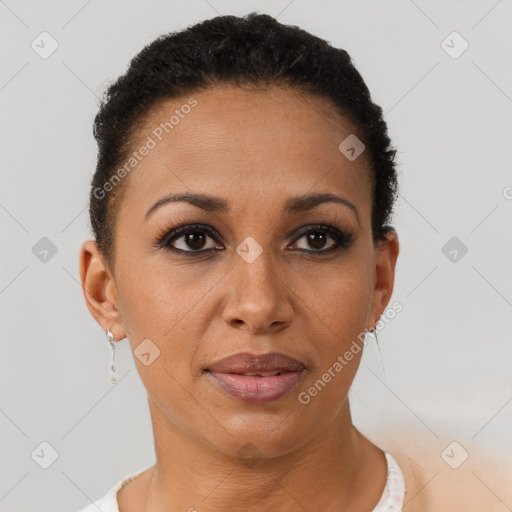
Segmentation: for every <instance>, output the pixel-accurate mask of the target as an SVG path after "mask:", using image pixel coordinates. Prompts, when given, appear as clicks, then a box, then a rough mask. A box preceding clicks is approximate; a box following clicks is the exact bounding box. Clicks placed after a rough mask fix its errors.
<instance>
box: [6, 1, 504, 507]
mask: <svg viewBox="0 0 512 512" xmlns="http://www.w3.org/2000/svg"><path fill="white" fill-rule="evenodd" d="M253 10H256V11H259V12H268V13H269V14H272V15H274V16H278V19H279V21H281V22H283V23H288V24H296V25H299V26H301V27H302V28H304V29H306V30H309V31H310V32H312V33H314V34H316V35H318V36H320V37H323V38H325V39H327V40H328V41H330V42H331V43H332V44H334V45H336V46H339V47H342V48H344V49H346V50H347V51H348V52H349V53H350V55H351V56H352V57H353V59H354V62H355V65H356V67H357V68H358V69H359V71H360V72H361V74H362V75H363V78H364V79H365V81H366V82H367V84H368V86H369V88H370V90H371V92H372V95H373V98H374V100H375V101H376V102H377V103H379V104H380V105H381V106H382V107H383V109H384V111H385V113H386V115H385V117H386V120H387V122H388V125H389V131H390V135H391V138H392V141H393V143H394V144H395V145H396V146H397V147H398V150H399V153H398V159H399V163H400V168H399V171H400V181H401V195H400V199H399V203H398V205H397V213H396V215H395V219H394V225H395V226H396V229H397V231H398V234H399V237H400V243H401V253H400V256H399V260H398V264H397V269H396V286H395V291H394V295H393V298H392V300H391V302H393V301H399V302H400V303H401V304H402V305H403V311H402V312H400V313H399V314H398V315H397V316H396V318H395V319H393V321H392V322H390V323H389V324H388V325H386V327H385V328H384V329H382V331H381V332H380V333H379V343H380V346H381V353H382V361H381V360H380V359H379V353H378V351H377V348H376V346H375V343H374V342H373V343H372V342H371V341H372V339H371V338H370V344H369V345H368V346H367V348H366V351H365V355H364V357H363V361H362V364H361V367H360V370H359V373H358V376H357V378H356V381H355V383H354V385H353V388H352V390H351V403H352V408H353V417H354V423H355V424H356V426H358V428H359V429H360V430H361V431H362V432H363V433H365V434H366V435H367V436H368V437H370V439H372V440H373V441H374V442H376V443H377V444H379V445H380V446H381V447H383V448H385V449H388V450H391V451H393V450H395V449H400V450H402V451H405V452H407V453H409V454H410V455H411V456H412V457H414V458H415V460H417V461H419V462H421V464H422V465H424V466H425V467H429V468H431V469H432V472H433V474H434V473H436V475H437V477H436V479H437V481H440V479H442V478H443V475H444V474H447V473H446V472H451V471H471V472H473V475H474V485H475V486H486V487H487V488H488V492H489V502H490V503H491V502H493V503H498V504H499V502H501V503H502V504H503V510H507V508H506V507H507V506H508V507H512V499H511V497H510V495H508V496H505V495H504V494H503V493H501V492H500V491H499V490H498V488H497V487H494V485H495V484H496V482H495V481H493V480H492V478H491V476H490V473H489V471H490V468H491V467H494V468H495V469H496V468H500V471H509V473H508V475H509V476H510V470H511V466H512V428H511V424H512V423H511V420H512V403H511V401H512V377H511V374H512V372H511V363H512V344H511V337H512V326H511V316H512V315H511V313H512V286H511V285H512V265H511V261H512V258H511V254H512V230H511V220H512V200H511V198H512V188H511V187H512V172H511V169H512V166H511V160H512V157H511V151H510V150H511V142H512V140H511V133H512V121H511V114H512V70H511V58H510V53H511V52H510V51H511V49H512V2H511V1H510V0H508V1H507V0H502V1H495V0H482V1H473V2H462V1H461V2H455V1H451V2H447V1H426V0H421V1H420V0H415V1H412V0H396V1H389V0H387V1H373V2H370V1H357V2H356V1H338V2H335V1H305V0H294V1H291V2H290V0H285V1H275V2H269V1H267V2H261V1H254V2H249V1H247V0H245V1H238V2H235V1H227V0H208V2H207V1H205V0H189V1H187V2H170V1H168V2H163V1H161V2H157V1H151V2H150V1H145V2H133V1H132V2H129V1H122V2H121V1H105V0H104V1H99V0H92V1H91V0H89V1H74V0H73V1H69V0H68V1H65V2H64V1H61V2H49V1H46V2H38V1H32V2H29V1H21V0H18V1H17V0H7V1H2V2H0V42H1V48H2V51H1V75H0V108H1V112H0V115H1V158H0V162H1V172H2V187H1V188H0V229H1V240H2V253H1V267H0V315H1V318H0V328H1V351H2V352H1V358H0V379H1V388H0V389H1V396H0V399H1V400H0V461H1V463H0V464H1V469H0V510H1V511H13V512H14V511H25V512H26V511H28V510H38V511H50V510H51V511H54V512H55V511H65V510H77V509H78V508H81V507H82V506H85V505H86V504H88V503H89V502H90V499H91V500H92V499H97V498H99V497H100V496H102V495H103V494H104V493H105V492H106V491H107V489H108V488H110V487H111V486H112V485H113V484H114V483H115V482H116V481H117V480H118V479H120V478H122V477H124V476H127V475H128V474H131V473H133V472H135V471H138V470H141V469H142V468H144V467H147V466H149V465H151V464H152V462H153V460H154V451H153V441H152V433H151V425H150V420H149V413H148V408H147V402H146V394H145V390H144V388H143V387H142V384H141V382H140V380H139V377H138V374H137V371H136V369H135V365H134V363H133V360H132V356H131V353H130V351H129V347H128V342H127V341H126V340H125V341H123V342H121V343H120V344H118V350H117V358H118V367H119V373H120V376H122V379H121V381H120V382H119V383H118V384H117V385H116V386H111V385H110V384H109V383H108V381H107V366H108V362H109V357H110V355H111V350H110V346H109V345H108V343H107V341H106V339H105V337H104V332H103V331H102V330H101V329H100V328H99V326H98V325H97V324H96V322H95V321H94V319H93V318H92V317H91V316H90V314H89V312H88V310H87V309H86V306H85V302H84V299H83V296H82V291H81V287H80V284H79V273H78V254H79V247H80V244H81V243H82V242H83V241H84V240H85V239H87V238H89V231H88V229H89V228H88V214H87V194H88V187H89V182H90V178H91V173H92V172H93V169H94V163H95V158H96V145H95V141H94V139H93V136H92V121H93V117H94V115H95V113H96V111H97V97H98V96H100V95H101V93H102V91H103V90H104V88H105V87H106V85H107V84H108V82H109V81H110V80H113V79H114V78H116V77H117V76H118V75H119V74H120V73H122V72H123V71H124V70H125V67H126V65H127V64H128V61H129V60H130V59H131V58H132V57H133V56H134V55H135V54H136V53H138V52H139V51H140V50H141V49H142V48H143V46H145V45H146V44H148V43H149V42H150V41H152V40H153V39H154V38H155V37H156V36H158V35H160V34H163V33H167V32H169V31H172V30H177V29H181V28H184V27H186V26H187V25H190V24H193V23H196V22H198V21H200V20H203V19H205V18H210V17H212V16H215V15H217V14H240V15H241V14H244V13H246V12H249V11H253ZM42 31H47V32H49V33H50V34H51V35H52V37H53V38H55V40H57V41H58V44H59V47H58V49H57V50H56V51H55V53H53V54H52V55H51V56H50V57H49V58H47V59H42V58H41V57H40V56H39V55H38V54H37V53H36V52H35V51H34V50H33V49H32V48H31V42H32V41H33V40H34V39H35V38H36V37H37V36H38V35H39V34H40V33H41V32H42ZM453 31H457V32H459V33H460V34H461V36H462V37H463V38H464V39H465V40H466V41H467V42H468V43H469V48H468V49H467V50H466V51H465V52H464V53H463V54H462V55H460V56H459V57H458V58H452V57H451V56H449V55H448V54H447V53H446V51H445V50H444V49H443V47H442V46H441V43H442V41H443V40H445V38H446V37H447V36H448V35H449V34H451V33H452V32H453ZM449 44H451V45H452V46H454V50H453V51H455V50H457V48H460V46H457V45H459V44H460V43H457V42H455V43H449ZM507 187H508V188H507ZM42 237H48V238H49V239H50V240H51V241H52V242H53V243H54V244H55V246H56V247H57V253H56V254H55V255H54V256H53V257H51V258H49V259H48V261H47V262H42V261H40V260H39V259H38V258H37V257H36V256H35V255H34V254H33V252H32V248H33V247H34V245H35V244H36V243H37V242H38V241H39V240H40V239H41V238H42ZM452 237H457V238H458V239H459V240H460V242H461V243H463V244H464V245H465V246H466V247H467V248H468V252H467V254H465V255H464V256H463V257H462V258H460V259H459V260H458V261H455V262H454V261H451V260H450V259H449V258H448V257H447V256H445V254H444V253H443V251H442V248H443V246H444V245H445V244H446V243H447V242H448V241H449V240H450V239H451V238H452ZM457 243H458V242H457ZM459 254H460V253H459ZM43 441H46V442H48V443H50V445H51V446H53V448H54V449H55V450H56V451H57V452H58V458H57V460H56V461H55V462H54V463H53V464H52V465H51V466H50V467H49V468H48V469H46V470H45V469H42V468H41V467H40V466H39V465H38V464H37V463H36V462H35V461H34V460H33V458H32V457H31V453H32V452H33V451H34V450H35V449H37V448H38V447H39V445H40V443H41V442H43ZM453 441H456V442H457V443H459V444H458V445H457V447H456V450H455V458H457V457H461V456H462V455H461V453H463V452H461V451H460V450H461V449H462V450H465V451H467V452H468V454H469V458H468V460H467V461H466V462H465V463H464V464H463V465H462V466H460V468H459V469H452V468H451V467H449V466H448V465H447V463H446V462H445V460H443V458H442V456H441V455H442V453H443V450H444V449H445V448H446V447H447V446H448V445H449V444H450V443H452V442H453ZM458 446H460V447H461V448H459V447H458ZM457 450H459V451H457ZM45 453H46V454H48V453H49V451H48V449H47V450H46V451H45ZM501 474H503V473H501ZM508 510H510V508H508Z"/></svg>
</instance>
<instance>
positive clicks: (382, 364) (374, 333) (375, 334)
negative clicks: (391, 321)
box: [370, 326, 386, 377]
mask: <svg viewBox="0 0 512 512" xmlns="http://www.w3.org/2000/svg"><path fill="white" fill-rule="evenodd" d="M370 332H371V333H372V334H373V335H374V336H375V341H376V343H377V349H378V351H379V359H380V367H381V368H382V373H383V375H384V377H385V376H386V369H385V368H384V362H383V361H382V354H381V353H380V345H379V338H377V326H375V327H374V328H373V329H372V330H371V331H370Z"/></svg>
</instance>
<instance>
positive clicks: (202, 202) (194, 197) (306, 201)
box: [144, 192, 360, 224]
mask: <svg viewBox="0 0 512 512" xmlns="http://www.w3.org/2000/svg"><path fill="white" fill-rule="evenodd" d="M177 202H184V203H189V204H191V205H193V206H197V207H198V208H201V209H203V210H206V211H208V212H218V213H228V212H229V205H228V203H227V202H226V201H225V200H224V199H221V198H220V197H214V196H210V195H207V194H193V193H190V192H185V193H182V194H172V195H168V196H166V197H163V198H162V199H159V200H158V201H157V202H156V203H155V204H153V206H151V208H150V209H149V210H148V211H147V212H146V215H145V216H144V220H147V219H148V217H149V216H150V215H151V214H152V213H153V212H154V211H155V210H157V209H158V208H160V207H161V206H163V205H164V204H168V203H177ZM329 202H332V203H338V204H341V205H344V206H347V207H348V208H350V209H351V210H352V211H353V212H354V213H355V215H356V218H357V222H358V224H360V221H359V212H358V211H357V208H356V207H355V206H354V204H352V203H351V202H350V201H349V200H348V199H345V198H343V197H340V196H338V195H336V194H332V193H330V192H325V193H323V194H309V195H308V194H305V195H302V196H297V197H290V198H288V199H287V200H286V202H285V205H284V213H285V214H293V213H300V212H305V211H309V210H312V209H313V208H315V207H316V206H319V205H320V204H323V203H329Z"/></svg>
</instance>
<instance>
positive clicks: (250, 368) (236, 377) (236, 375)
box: [204, 352, 306, 403]
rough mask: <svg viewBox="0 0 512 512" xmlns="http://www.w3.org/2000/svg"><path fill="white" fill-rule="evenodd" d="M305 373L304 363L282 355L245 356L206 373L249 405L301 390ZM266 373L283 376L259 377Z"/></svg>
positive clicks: (230, 358) (236, 356) (216, 365)
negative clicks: (296, 389)
mask: <svg viewBox="0 0 512 512" xmlns="http://www.w3.org/2000/svg"><path fill="white" fill-rule="evenodd" d="M305 369H306V367H305V366H304V364H302V363H301V362H300V361H297V359H294V358H292V357H289V356H287V355H285V354H283V353H281V352H267V353H265V354H251V353H249V352H241V353H238V354H234V355H232V356H228V357H226V358H224V359H221V360H219V361H217V362H215V363H213V364H212V365H210V366H209V367H208V368H205V369H204V372H206V373H207V375H208V376H209V377H211V378H212V381H213V382H214V383H215V384H217V385H218V386H219V387H220V388H221V389H222V390H224V391H225V392H226V393H228V394H229V395H231V396H233V397H235V398H237V399H239V400H241V401H243V402H247V403H265V402H271V401H273V400H277V399H278V398H281V397H282V396H285V395H287V394H288V393H289V392H290V391H292V389H294V388H295V387H297V385H298V384H299V382H300V379H301V377H302V374H303V372H304V370H305ZM266 372H278V373H279V374H276V375H272V376H261V375H258V373H260V374H261V373H266ZM248 374H255V375H248Z"/></svg>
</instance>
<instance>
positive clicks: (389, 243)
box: [367, 228, 399, 330]
mask: <svg viewBox="0 0 512 512" xmlns="http://www.w3.org/2000/svg"><path fill="white" fill-rule="evenodd" d="M398 252H399V243H398V235H397V233H396V231H395V230H394V229H392V228H391V230H390V231H388V233H387V234H386V239H385V240H382V241H378V242H377V244H376V247H375V286H374V290H373V300H372V308H371V314H370V323H369V325H368V326H367V329H368V330H372V329H373V328H374V327H375V324H376V323H377V322H378V321H379V319H380V317H381V315H382V313H384V310H385V309H386V307H387V305H388V303H389V301H390V299H391V295H392V293H393V286H394V284H395V265H396V260H397V258H398Z"/></svg>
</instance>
